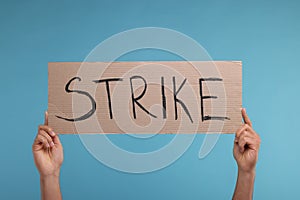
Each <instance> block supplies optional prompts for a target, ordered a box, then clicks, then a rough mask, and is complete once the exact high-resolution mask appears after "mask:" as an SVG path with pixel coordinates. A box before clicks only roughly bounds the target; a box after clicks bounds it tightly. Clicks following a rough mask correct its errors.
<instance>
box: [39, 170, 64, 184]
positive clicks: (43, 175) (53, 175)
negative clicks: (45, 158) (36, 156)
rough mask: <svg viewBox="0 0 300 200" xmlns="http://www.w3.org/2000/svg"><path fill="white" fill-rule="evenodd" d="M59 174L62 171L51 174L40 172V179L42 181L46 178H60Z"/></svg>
mask: <svg viewBox="0 0 300 200" xmlns="http://www.w3.org/2000/svg"><path fill="white" fill-rule="evenodd" d="M59 174H60V171H59V170H58V171H55V172H53V173H51V174H42V173H41V174H40V179H41V181H46V180H59Z"/></svg>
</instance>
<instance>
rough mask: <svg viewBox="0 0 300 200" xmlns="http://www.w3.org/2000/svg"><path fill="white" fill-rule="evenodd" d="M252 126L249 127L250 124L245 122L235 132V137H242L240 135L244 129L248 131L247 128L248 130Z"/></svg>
mask: <svg viewBox="0 0 300 200" xmlns="http://www.w3.org/2000/svg"><path fill="white" fill-rule="evenodd" d="M249 128H250V127H249V125H248V124H244V125H243V126H241V128H239V129H238V130H237V131H236V133H235V138H237V139H238V138H239V137H240V135H241V134H242V133H243V132H244V131H246V130H248V129H249Z"/></svg>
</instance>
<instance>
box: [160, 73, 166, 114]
mask: <svg viewBox="0 0 300 200" xmlns="http://www.w3.org/2000/svg"><path fill="white" fill-rule="evenodd" d="M161 101H162V106H163V107H162V112H163V118H164V119H166V118H167V112H166V111H167V110H166V95H165V82H164V77H163V76H162V77H161Z"/></svg>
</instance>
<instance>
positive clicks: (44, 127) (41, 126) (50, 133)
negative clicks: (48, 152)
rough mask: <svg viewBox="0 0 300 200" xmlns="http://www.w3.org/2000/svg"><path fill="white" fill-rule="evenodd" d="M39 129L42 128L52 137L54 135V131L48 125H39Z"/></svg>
mask: <svg viewBox="0 0 300 200" xmlns="http://www.w3.org/2000/svg"><path fill="white" fill-rule="evenodd" d="M39 130H44V131H46V132H48V134H49V135H51V136H52V137H54V136H55V133H54V131H53V130H52V128H50V127H49V126H46V125H40V126H39Z"/></svg>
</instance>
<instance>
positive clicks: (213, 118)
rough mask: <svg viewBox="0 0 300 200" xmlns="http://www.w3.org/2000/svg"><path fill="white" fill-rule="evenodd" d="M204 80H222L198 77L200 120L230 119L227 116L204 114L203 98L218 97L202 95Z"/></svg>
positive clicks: (219, 79)
mask: <svg viewBox="0 0 300 200" xmlns="http://www.w3.org/2000/svg"><path fill="white" fill-rule="evenodd" d="M204 81H223V79H221V78H200V79H199V88H200V100H201V119H202V121H205V120H221V121H224V120H225V119H227V120H230V118H229V117H220V116H209V115H204V106H203V99H217V98H218V97H217V96H203V89H202V82H204Z"/></svg>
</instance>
